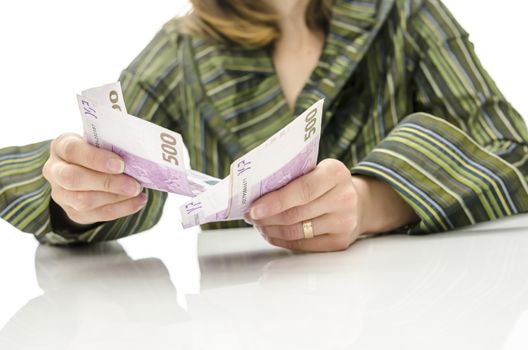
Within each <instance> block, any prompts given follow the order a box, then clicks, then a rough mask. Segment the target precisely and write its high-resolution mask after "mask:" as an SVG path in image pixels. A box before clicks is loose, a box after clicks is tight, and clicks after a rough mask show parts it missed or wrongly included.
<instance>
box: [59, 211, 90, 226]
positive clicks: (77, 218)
mask: <svg viewBox="0 0 528 350" xmlns="http://www.w3.org/2000/svg"><path fill="white" fill-rule="evenodd" d="M63 210H64V212H65V213H66V215H67V216H68V218H70V220H72V221H75V222H76V223H79V224H83V223H85V222H86V220H85V219H84V217H83V216H82V215H80V213H79V212H78V211H77V210H75V209H73V208H69V207H66V208H64V207H63Z"/></svg>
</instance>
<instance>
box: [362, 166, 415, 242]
mask: <svg viewBox="0 0 528 350" xmlns="http://www.w3.org/2000/svg"><path fill="white" fill-rule="evenodd" d="M352 179H353V183H354V185H355V186H356V189H357V191H358V195H359V205H361V206H362V207H363V209H362V212H363V213H362V215H361V216H362V220H361V223H360V230H361V231H360V232H361V234H375V233H382V232H389V231H393V230H395V229H397V228H400V227H402V226H405V225H408V224H412V223H414V222H416V221H418V220H419V217H418V215H416V213H415V212H414V210H413V209H412V208H411V206H410V205H409V204H407V202H405V201H404V200H403V198H402V197H401V195H400V194H399V193H398V192H397V191H396V190H395V189H394V188H392V187H391V186H390V185H389V184H387V183H385V182H383V181H381V180H378V179H376V178H373V177H368V176H363V175H354V176H352Z"/></svg>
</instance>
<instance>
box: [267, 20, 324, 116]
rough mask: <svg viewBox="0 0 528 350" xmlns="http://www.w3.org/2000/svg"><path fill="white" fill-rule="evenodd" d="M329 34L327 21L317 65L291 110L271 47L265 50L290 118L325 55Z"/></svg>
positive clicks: (294, 114)
mask: <svg viewBox="0 0 528 350" xmlns="http://www.w3.org/2000/svg"><path fill="white" fill-rule="evenodd" d="M329 32H330V21H329V24H328V28H326V30H325V33H324V39H323V40H324V41H323V46H322V47H321V52H320V54H319V57H318V58H317V63H316V64H315V66H314V68H313V69H312V70H311V71H310V74H309V75H308V79H307V80H306V81H305V83H304V84H303V86H302V88H301V90H300V91H299V93H298V94H297V96H295V100H294V101H293V106H292V107H293V108H290V106H289V105H288V99H287V98H286V93H285V91H284V87H283V86H282V84H281V81H280V78H279V74H278V72H277V67H276V66H275V62H274V61H273V47H268V48H266V49H265V53H266V55H267V57H268V60H269V61H270V66H271V68H272V70H273V72H272V75H273V79H274V80H275V83H276V84H277V88H278V89H279V90H280V95H281V100H282V102H283V103H284V104H285V105H286V110H287V112H288V114H289V115H288V116H289V117H290V118H293V117H295V116H296V115H297V114H299V113H298V109H299V108H298V102H299V100H300V98H301V96H302V95H303V94H304V93H306V90H307V89H308V86H309V85H310V84H311V82H312V80H313V78H314V77H315V74H316V73H317V70H318V69H319V67H320V65H321V62H322V61H323V59H324V57H325V55H326V50H327V49H328V35H329Z"/></svg>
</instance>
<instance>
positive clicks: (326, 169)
mask: <svg viewBox="0 0 528 350" xmlns="http://www.w3.org/2000/svg"><path fill="white" fill-rule="evenodd" d="M344 176H350V171H349V170H348V169H347V168H346V166H345V165H343V163H341V162H339V161H338V160H335V159H325V160H323V161H322V162H320V163H319V164H318V165H317V166H316V167H315V169H314V170H312V171H311V172H309V173H307V174H305V175H303V176H301V177H299V178H297V179H295V180H294V181H292V182H290V183H289V184H288V185H286V186H284V187H283V188H281V189H279V190H277V191H273V192H270V193H268V194H266V195H264V196H262V197H261V198H259V199H258V200H256V201H255V202H254V203H253V204H252V205H251V210H250V216H251V218H252V219H253V220H259V219H263V218H266V217H270V216H273V215H276V214H278V213H280V212H283V211H285V210H287V209H290V208H293V207H296V206H300V205H303V204H306V203H309V202H311V201H313V200H314V199H316V198H318V197H320V196H322V195H323V194H324V193H326V192H328V191H329V190H331V189H332V188H333V187H334V186H336V184H337V183H338V182H339V181H341V180H342V179H343V178H344Z"/></svg>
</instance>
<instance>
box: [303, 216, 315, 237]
mask: <svg viewBox="0 0 528 350" xmlns="http://www.w3.org/2000/svg"><path fill="white" fill-rule="evenodd" d="M302 228H303V233H304V238H305V239H309V238H313V237H314V232H313V225H312V220H304V221H303V222H302Z"/></svg>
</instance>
